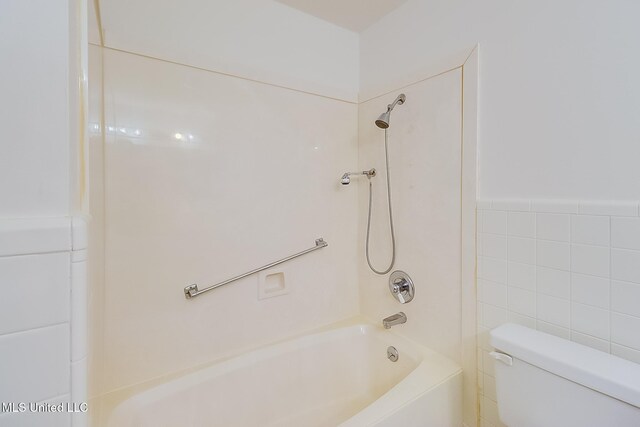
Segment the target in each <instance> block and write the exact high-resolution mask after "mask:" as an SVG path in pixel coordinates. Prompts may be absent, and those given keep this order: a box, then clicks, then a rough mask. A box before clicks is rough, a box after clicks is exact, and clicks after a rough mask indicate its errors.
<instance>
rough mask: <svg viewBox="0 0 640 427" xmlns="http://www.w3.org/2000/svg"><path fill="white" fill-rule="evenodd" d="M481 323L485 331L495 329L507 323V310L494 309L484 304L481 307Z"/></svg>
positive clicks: (494, 307)
mask: <svg viewBox="0 0 640 427" xmlns="http://www.w3.org/2000/svg"><path fill="white" fill-rule="evenodd" d="M482 321H483V322H484V324H483V325H482V326H484V327H485V328H487V329H493V328H497V327H498V326H500V325H502V324H503V323H505V322H506V321H507V310H506V309H505V308H502V307H496V306H493V305H490V304H484V306H483V307H482Z"/></svg>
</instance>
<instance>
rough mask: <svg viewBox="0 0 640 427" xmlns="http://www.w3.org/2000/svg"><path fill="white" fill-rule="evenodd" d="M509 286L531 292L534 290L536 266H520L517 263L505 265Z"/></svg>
mask: <svg viewBox="0 0 640 427" xmlns="http://www.w3.org/2000/svg"><path fill="white" fill-rule="evenodd" d="M507 269H508V279H507V284H508V285H509V286H515V287H518V288H524V289H528V290H530V291H533V290H535V289H536V266H535V265H532V264H521V263H519V262H510V263H509V264H508V265H507Z"/></svg>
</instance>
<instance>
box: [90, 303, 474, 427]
mask: <svg viewBox="0 0 640 427" xmlns="http://www.w3.org/2000/svg"><path fill="white" fill-rule="evenodd" d="M353 329H364V332H362V333H363V334H376V335H377V336H379V337H387V336H388V337H392V338H388V339H392V340H394V342H395V343H398V346H401V347H404V348H409V349H410V353H413V354H409V356H410V357H412V358H416V357H417V358H419V360H417V361H416V362H417V365H416V366H415V367H414V368H413V369H412V370H411V371H410V372H409V373H408V374H407V376H405V377H404V378H402V379H401V380H400V381H399V382H398V383H396V384H395V385H394V386H393V387H391V388H390V389H388V390H387V391H386V392H385V393H384V394H383V395H382V396H380V397H379V398H378V399H376V400H374V401H372V402H371V403H370V404H369V405H367V406H366V407H365V408H363V409H362V410H361V411H360V412H358V413H356V414H354V415H353V416H352V417H351V418H349V419H347V420H345V421H344V422H343V423H341V424H340V426H343V425H344V426H345V427H347V426H348V425H351V424H349V423H350V422H351V420H352V419H356V418H357V419H358V420H359V419H360V418H363V419H364V418H366V419H367V420H372V421H375V420H376V419H378V420H379V419H383V418H384V417H386V416H389V415H391V414H392V413H394V412H396V411H398V410H400V409H401V408H402V406H404V405H407V404H409V403H411V402H412V401H415V400H416V399H418V398H420V397H421V396H423V395H424V394H426V393H428V392H429V391H431V390H433V389H434V388H436V387H438V386H439V385H441V384H443V383H445V382H447V381H449V380H451V379H452V378H455V377H456V375H459V374H461V373H462V368H461V367H460V366H459V365H458V364H457V363H455V362H454V361H452V360H451V359H449V358H447V357H446V356H444V355H442V354H440V353H437V352H435V351H434V350H431V349H429V348H428V347H425V346H423V345H421V344H418V343H416V342H415V341H413V340H410V339H408V338H406V337H404V336H403V335H400V334H398V333H397V332H396V331H393V330H385V329H383V328H382V327H381V326H379V325H375V324H373V323H372V322H371V321H370V320H369V319H368V318H366V317H363V316H354V317H350V318H347V319H344V320H342V321H338V322H335V323H331V324H328V325H325V326H322V327H319V328H314V329H311V330H308V331H304V332H301V333H298V334H295V335H292V336H289V337H285V338H283V339H280V340H277V341H273V342H271V343H267V344H264V345H260V346H257V347H254V348H247V349H241V350H239V351H237V352H235V353H233V354H231V355H226V356H224V357H221V358H218V359H214V360H211V361H209V362H207V363H205V364H200V365H197V366H194V367H190V368H187V369H183V370H181V371H177V372H173V373H170V374H167V375H163V376H161V377H157V378H154V379H151V380H148V381H145V382H143V383H138V384H134V385H131V386H128V387H125V388H122V389H119V390H115V391H113V392H110V393H107V394H105V395H102V396H97V397H95V398H93V399H92V402H91V403H90V407H93V409H94V413H93V414H92V417H91V418H92V421H93V422H94V423H93V424H92V425H97V426H108V425H109V424H108V423H109V421H110V419H111V417H112V415H113V414H114V413H115V411H116V410H118V409H119V408H120V407H121V406H123V405H125V404H126V403H128V402H129V401H131V400H132V399H134V398H136V396H139V395H141V394H143V393H146V392H149V391H151V390H154V389H157V388H161V387H163V386H164V385H165V384H167V383H170V382H176V381H180V382H182V381H184V380H185V379H186V378H189V377H194V376H195V374H198V373H201V371H203V370H211V369H213V370H216V369H217V370H220V369H223V368H222V367H223V366H228V364H231V366H233V365H234V364H235V363H234V362H236V363H237V362H238V361H241V362H247V359H249V358H251V357H256V355H260V354H268V353H270V352H273V351H274V350H275V351H278V350H281V349H283V348H286V347H292V346H294V345H295V344H294V343H299V342H301V341H303V342H305V341H306V342H307V345H309V346H312V345H313V344H314V343H317V338H318V337H321V339H323V340H327V341H330V340H331V339H332V337H334V336H336V333H340V331H341V330H344V333H349V332H348V331H349V330H353ZM405 356H406V354H405ZM426 362H430V363H426ZM429 368H430V369H429ZM414 378H415V379H418V380H414ZM425 384H428V385H425ZM418 385H419V386H418ZM407 389H408V390H407ZM403 393H408V394H403ZM400 396H403V397H402V398H401V397H400ZM409 396H410V397H409ZM376 403H377V405H375V406H376V407H379V410H377V411H374V410H370V408H371V407H372V406H373V405H374V404H376ZM381 412H384V413H381ZM358 425H360V424H358Z"/></svg>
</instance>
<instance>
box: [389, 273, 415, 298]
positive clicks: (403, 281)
mask: <svg viewBox="0 0 640 427" xmlns="http://www.w3.org/2000/svg"><path fill="white" fill-rule="evenodd" d="M389 291H391V295H393V297H394V298H395V299H397V300H398V302H400V304H406V303H408V302H410V301H411V300H412V299H413V297H414V296H415V293H416V291H415V287H414V286H413V281H412V280H411V277H409V275H408V274H407V273H405V272H404V271H400V270H396V271H394V272H393V273H391V276H390V277H389Z"/></svg>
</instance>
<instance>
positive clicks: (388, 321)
mask: <svg viewBox="0 0 640 427" xmlns="http://www.w3.org/2000/svg"><path fill="white" fill-rule="evenodd" d="M406 322H407V315H406V314H404V313H403V312H400V313H396V314H392V315H391V316H389V317H385V318H384V319H382V326H384V328H385V329H391V327H392V326H395V325H400V324H402V323H406Z"/></svg>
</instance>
